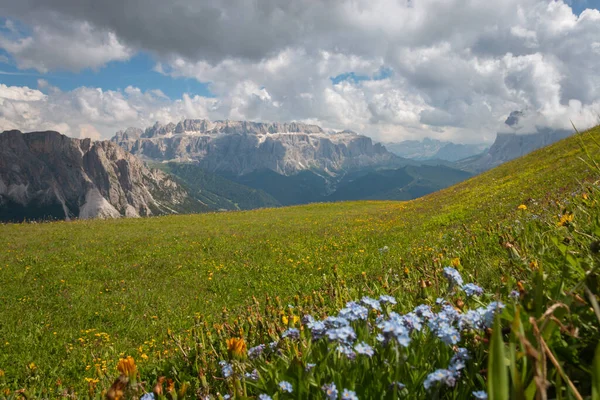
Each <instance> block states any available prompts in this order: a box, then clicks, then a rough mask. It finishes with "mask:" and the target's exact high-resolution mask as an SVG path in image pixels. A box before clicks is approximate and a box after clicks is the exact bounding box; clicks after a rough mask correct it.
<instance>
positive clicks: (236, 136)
mask: <svg viewBox="0 0 600 400" xmlns="http://www.w3.org/2000/svg"><path fill="white" fill-rule="evenodd" d="M111 141H112V142H113V143H116V144H118V145H119V146H121V147H123V148H124V149H125V150H127V151H129V152H131V153H132V154H135V155H137V156H139V157H141V158H143V159H147V160H153V161H160V162H164V161H185V162H195V163H197V164H198V165H199V166H200V167H202V168H204V169H206V170H208V171H211V172H222V173H230V174H235V175H244V174H248V173H251V172H253V171H262V170H272V171H275V172H277V173H278V174H282V175H293V174H296V173H298V172H300V171H305V170H311V169H316V170H321V171H324V172H326V173H330V174H335V173H336V172H338V171H343V170H347V169H356V168H362V167H366V166H374V165H380V166H383V165H392V166H399V165H400V164H402V159H401V158H399V157H397V156H395V155H394V154H392V153H390V152H389V151H387V150H386V148H385V147H384V146H383V145H381V144H379V143H373V142H372V140H371V139H370V138H369V137H367V136H363V135H359V134H356V133H354V132H351V131H342V132H338V133H327V132H325V131H324V130H323V129H322V128H320V127H319V126H317V125H309V124H303V123H296V122H292V123H263V122H249V121H214V122H212V121H209V120H204V119H196V120H191V119H187V120H183V121H180V122H179V123H177V124H174V123H169V124H166V125H162V124H159V123H156V124H155V125H153V126H152V127H149V128H146V129H145V130H144V131H142V130H141V129H139V128H128V129H126V130H125V131H119V132H117V133H116V134H115V136H114V137H113V138H112V139H111Z"/></svg>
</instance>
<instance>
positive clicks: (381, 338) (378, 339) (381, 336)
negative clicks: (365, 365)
mask: <svg viewBox="0 0 600 400" xmlns="http://www.w3.org/2000/svg"><path fill="white" fill-rule="evenodd" d="M375 340H377V341H378V342H379V343H383V342H385V336H383V335H382V334H381V333H378V334H377V336H376V337H375Z"/></svg>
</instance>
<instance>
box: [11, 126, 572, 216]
mask: <svg viewBox="0 0 600 400" xmlns="http://www.w3.org/2000/svg"><path fill="white" fill-rule="evenodd" d="M569 134H570V132H567V131H550V130H545V131H539V132H536V133H533V134H528V135H517V134H498V136H497V138H496V141H495V142H494V144H493V145H492V146H491V147H490V148H489V149H488V150H487V151H485V152H484V153H482V154H479V155H476V156H472V157H469V158H465V159H462V160H458V161H456V162H451V161H443V160H425V161H415V160H409V159H407V158H402V157H399V156H396V155H394V154H392V153H391V152H389V151H388V150H387V149H386V147H384V146H383V145H381V144H378V143H373V142H372V141H371V139H370V138H368V137H366V136H363V135H359V134H356V133H354V132H351V131H342V132H334V133H330V132H325V131H324V130H323V129H321V128H320V127H318V126H316V125H307V124H301V123H289V124H279V123H255V122H246V121H216V122H210V121H207V120H183V121H181V122H179V123H177V124H172V123H171V124H166V125H162V124H158V123H157V124H155V125H154V126H152V127H149V128H147V129H145V130H144V131H142V130H141V129H137V128H128V129H126V130H125V131H120V132H117V134H116V135H115V136H114V137H113V138H112V139H111V141H91V140H90V139H73V138H69V137H66V136H64V135H61V134H60V133H58V132H53V131H46V132H31V133H21V132H19V131H5V132H3V133H1V134H0V221H23V220H29V219H73V218H82V219H85V218H96V217H100V218H116V217H122V216H126V217H138V216H151V215H161V214H169V213H189V212H207V211H217V210H246V209H253V208H261V207H278V206H286V205H294V204H305V203H310V202H329V201H343V200H360V199H378V200H385V199H394V200H410V199H413V198H416V197H420V196H423V195H425V194H428V193H431V192H434V191H437V190H439V189H442V188H444V187H447V186H449V185H452V184H455V183H458V182H460V181H462V180H464V179H467V178H469V177H470V176H472V174H475V173H479V172H481V171H484V170H487V169H490V168H492V167H494V166H496V165H499V164H501V163H503V162H505V161H509V160H511V159H514V158H517V157H519V156H521V155H524V154H526V153H528V152H530V151H532V150H535V149H537V148H540V147H543V146H545V145H548V144H551V143H553V142H556V141H558V140H559V139H561V138H563V137H566V136H568V135H569ZM412 145H414V146H413V147H412V149H413V150H415V149H416V148H417V147H415V146H416V145H415V143H412ZM421 145H422V146H425V147H426V150H427V152H428V153H426V154H429V156H436V157H438V156H439V155H440V154H441V153H440V151H441V149H444V148H446V149H447V148H451V147H452V146H451V145H452V144H451V143H450V144H449V143H447V142H446V143H444V142H439V141H435V140H431V139H426V140H424V141H423V142H421ZM407 146H408V147H410V146H411V144H410V143H408V145H407ZM449 146H450V147H449ZM458 146H462V145H458ZM461 149H462V150H460V151H463V150H464V151H466V150H465V148H463V147H461ZM434 150H435V152H434ZM460 151H457V152H456V153H455V156H456V157H458V155H457V154H459V153H460ZM404 154H409V152H408V150H407V151H406V152H405V153H404ZM415 154H417V153H414V152H413V153H410V154H409V155H411V156H414V155H415ZM421 154H422V155H423V154H425V153H421ZM429 156H427V157H429ZM446 158H448V157H446Z"/></svg>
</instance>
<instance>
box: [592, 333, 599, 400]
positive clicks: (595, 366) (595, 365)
mask: <svg viewBox="0 0 600 400" xmlns="http://www.w3.org/2000/svg"><path fill="white" fill-rule="evenodd" d="M592 400H600V343H598V346H596V355H595V356H594V361H593V362H592Z"/></svg>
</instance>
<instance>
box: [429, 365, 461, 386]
mask: <svg viewBox="0 0 600 400" xmlns="http://www.w3.org/2000/svg"><path fill="white" fill-rule="evenodd" d="M438 382H439V383H443V384H444V385H446V386H449V387H454V385H455V384H456V377H455V376H454V374H453V373H452V371H449V370H447V369H438V370H436V371H434V372H432V373H430V374H429V375H427V378H426V379H425V382H423V386H424V387H425V389H426V390H429V389H430V388H431V387H432V386H433V385H435V384H437V383H438Z"/></svg>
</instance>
